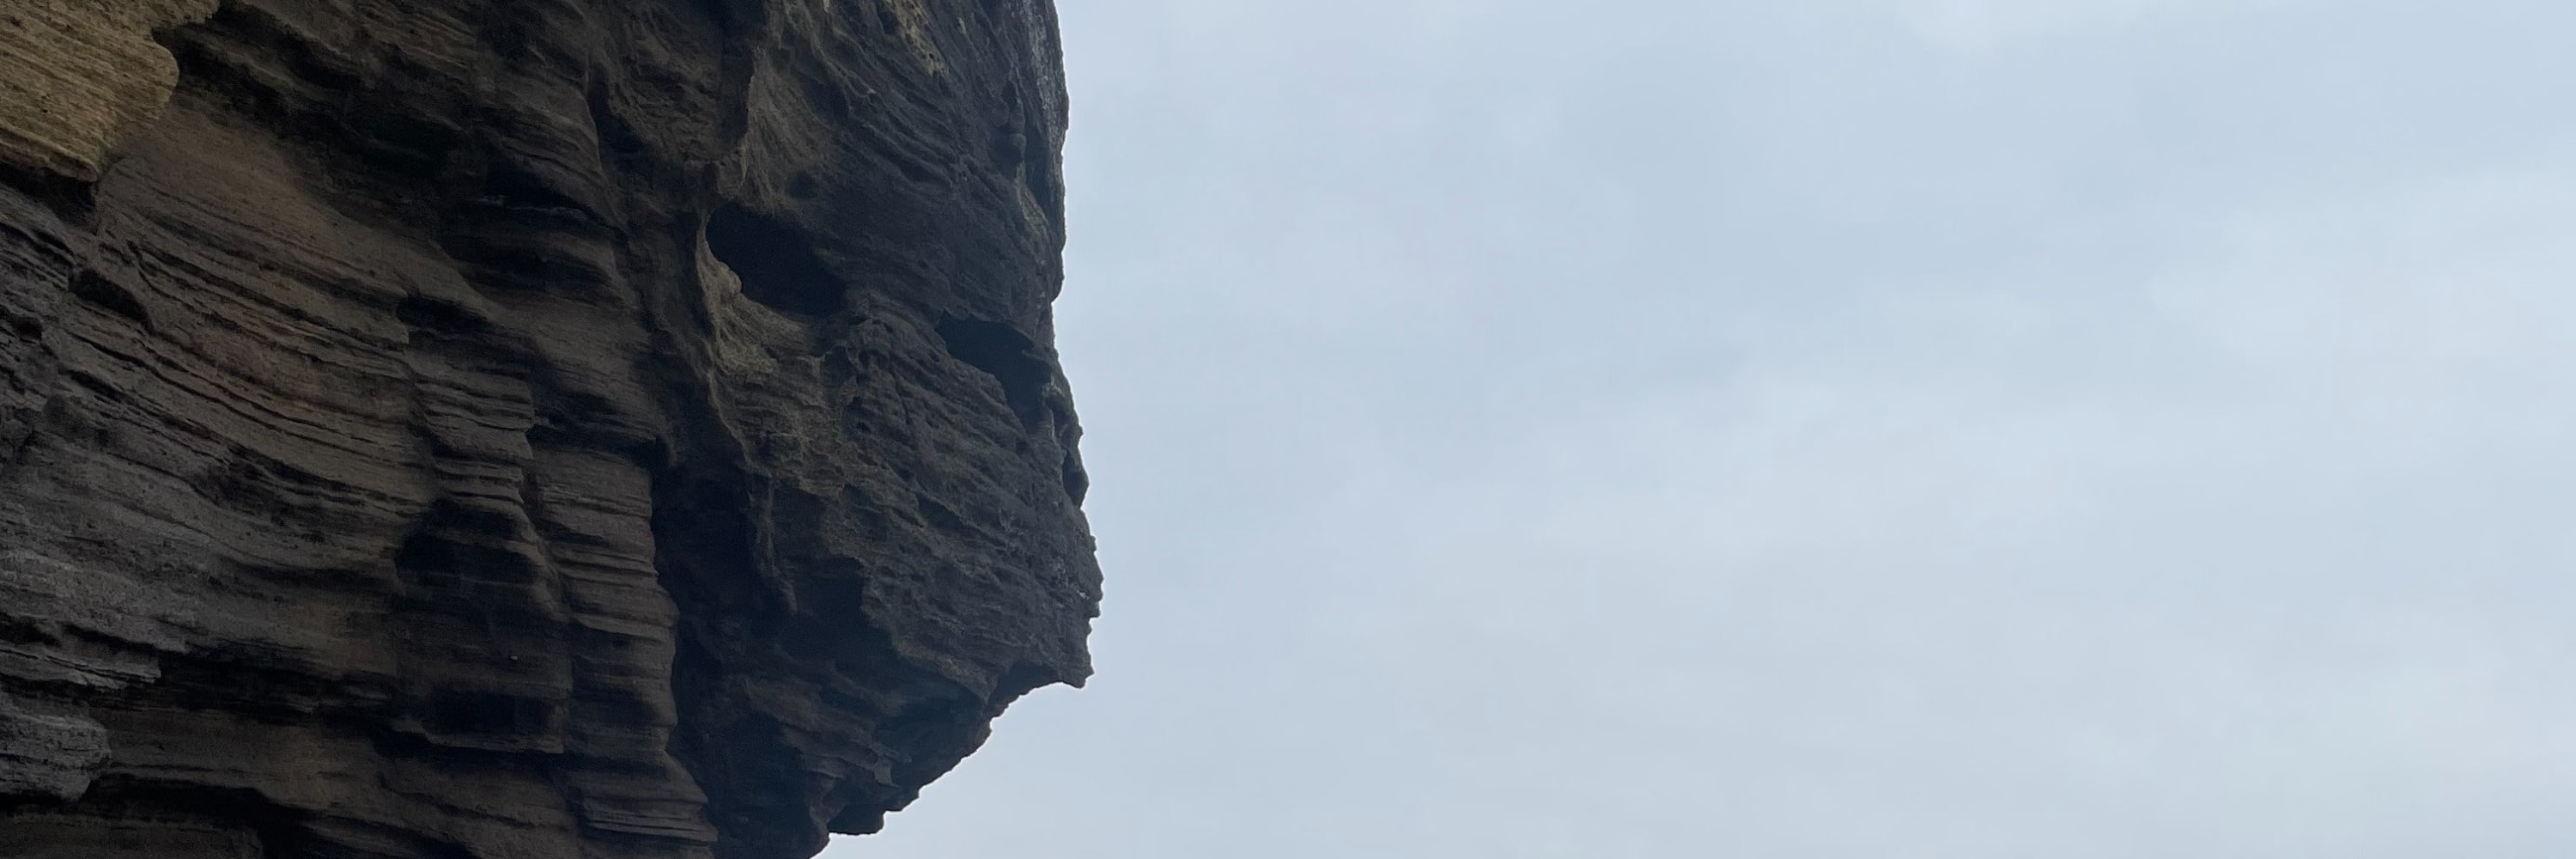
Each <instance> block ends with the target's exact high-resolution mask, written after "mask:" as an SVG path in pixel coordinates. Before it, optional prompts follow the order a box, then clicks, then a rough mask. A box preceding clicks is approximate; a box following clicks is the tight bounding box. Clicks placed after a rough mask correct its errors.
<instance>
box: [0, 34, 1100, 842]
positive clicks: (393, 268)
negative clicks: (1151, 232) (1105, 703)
mask: <svg viewBox="0 0 2576 859" xmlns="http://www.w3.org/2000/svg"><path fill="white" fill-rule="evenodd" d="M1055 38H1056V36H1055V22H1054V13H1053V10H1052V9H1051V8H1050V7H1049V6H1048V4H1047V3H1046V2H1044V0H222V2H220V4H218V3H217V2H215V0H115V2H110V0H10V3H9V4H8V5H7V6H6V7H5V9H0V857H33V856H45V857H94V856H95V857H135V859H142V857H154V859H198V857H264V858H265V859H277V858H278V857H418V858H419V859H467V857H474V859H539V857H544V859H564V857H662V856H672V857H682V856H715V857H724V859H772V857H803V856H806V855H809V854H811V853H813V852H814V851H816V850H818V849H819V848H820V847H821V846H822V844H823V840H824V837H825V833H826V831H827V830H829V831H842V832H868V831H873V830H875V829H876V828H877V827H878V826H879V825H880V824H881V822H882V819H883V816H884V814H885V812H887V811H888V810H891V809H895V808H899V807H901V806H902V805H904V804H905V803H906V802H908V801H910V800H911V799H912V798H913V796H914V795H915V792H916V791H917V790H918V789H919V788H920V787H921V786H922V785H923V784H925V783H927V782H929V781H930V780H932V779H934V778H937V777H938V776H940V775H941V774H942V773H944V772H946V771H947V770H948V769H949V768H950V767H952V766H954V765H955V764H956V763H957V761H958V760H959V759H960V758H962V757H963V756H965V755H966V754H968V753H970V752H972V751H973V750H974V749H975V748H976V747H977V745H978V744H980V743H981V742H982V740H983V738H984V736H985V733H986V730H987V726H988V724H989V723H990V722H991V720H992V719H993V718H994V717H995V716H996V715H998V714H999V713H1000V712H1001V710H1002V708H1003V707H1005V706H1006V705H1008V704H1009V703H1010V702H1011V701H1012V700H1013V699H1015V698H1017V697H1018V696H1020V695H1022V694H1024V693H1026V692H1028V691H1029V690H1031V689H1033V688H1036V687H1039V686H1042V685H1046V684H1050V683H1057V682H1072V683H1079V682H1080V681H1081V680H1082V679H1083V678H1084V677H1085V676H1087V675H1088V673H1089V670H1090V668H1089V663H1088V657H1087V656H1086V653H1085V650H1084V640H1085V638H1086V636H1087V635H1088V632H1089V627H1090V618H1091V617H1092V616H1093V615H1094V614H1095V607H1096V605H1097V603H1098V599H1099V576H1098V572H1097V569H1096V568H1095V567H1094V565H1093V562H1092V552H1091V541H1090V537H1089V536H1088V534H1087V532H1086V527H1085V525H1084V522H1083V518H1082V514H1081V512H1080V509H1079V505H1080V502H1081V495H1082V492H1083V489H1084V483H1085V478H1084V476H1083V472H1082V467H1081V465H1080V462H1079V460H1078V458H1077V456H1076V453H1075V441H1076V438H1077V437H1078V435H1079V430H1078V429H1077V427H1076V425H1075V421H1074V415H1073V409H1072V403H1071V400H1070V398H1069V397H1068V395H1067V393H1066V387H1065V384H1064V378H1063V376H1062V374H1061V373H1060V372H1059V371H1058V369H1057V366H1056V362H1055V358H1054V352H1053V347H1052V345H1051V344H1052V341H1053V331H1052V323H1051V320H1050V316H1049V311H1048V305H1049V303H1050V302H1051V301H1052V300H1053V298H1054V297H1055V293H1056V290H1057V288H1058V285H1059V283H1060V282H1061V278H1062V274H1061V266H1060V262H1059V258H1060V252H1061V249H1062V246H1063V239H1064V230H1063V219H1062V212H1063V208H1062V193H1061V190H1060V187H1059V185H1058V179H1057V170H1058V166H1059V161H1058V152H1059V151H1060V144H1061V141H1062V139H1063V135H1064V129H1065V102H1064V93H1063V86H1062V83H1061V80H1060V76H1059V71H1058V68H1059V67H1058V63H1057V48H1056V45H1055Z"/></svg>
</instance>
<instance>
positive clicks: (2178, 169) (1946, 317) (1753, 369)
mask: <svg viewBox="0 0 2576 859" xmlns="http://www.w3.org/2000/svg"><path fill="white" fill-rule="evenodd" d="M1060 6H1061V8H1062V13H1063V16H1064V22H1065V30H1066V34H1065V42H1066V46H1067V54H1068V56H1067V63H1068V65H1069V67H1070V70H1071V80H1072V85H1073V89H1074V93H1075V128H1074V138H1073V142H1072V146H1071V149H1070V154H1069V156H1068V157H1069V159H1070V163H1069V167H1068V180H1069V187H1070V189H1071V194H1072V202H1071V217H1072V219H1073V221H1072V223H1073V237H1074V238H1073V247H1072V251H1071V257H1070V270H1071V272H1072V275H1071V281H1070V283H1069V284H1068V286H1067V289H1066V292H1065V298H1064V301H1063V303H1062V305H1061V307H1060V316H1059V320H1060V325H1061V332H1060V333H1061V336H1062V347H1063V352H1064V356H1065V363H1066V365H1067V367H1068V369H1069V371H1070V372H1071V373H1072V374H1073V379H1074V385H1075V392H1076V395H1077V398H1078V400H1079V402H1080V404H1081V406H1082V415H1083V418H1084V421H1085V423H1086V424H1087V425H1088V427H1089V436H1088V438H1087V440H1086V444H1085V451H1086V454H1087V457H1088V460H1089V463H1090V465H1091V468H1092V471H1093V474H1094V478H1095V489H1094V491H1093V492H1092V495H1091V502H1090V505H1089V510H1090V512H1091V517H1092V523H1093V525H1094V527H1095V529H1096V530H1097V531H1098V533H1099V538H1100V546H1101V562H1102V565H1103V566H1104V567H1105V568H1106V570H1107V572H1108V575H1109V585H1108V587H1109V600H1108V603H1107V605H1106V607H1105V609H1104V611H1105V614H1104V616H1103V617H1102V618H1101V620H1100V622H1099V626H1098V630H1099V632H1098V635H1097V637H1096V638H1095V649H1096V652H1097V655H1098V662H1099V666H1100V674H1099V676H1098V678H1097V679H1096V680H1095V681H1094V683H1093V684H1092V686H1091V688H1089V689H1087V690H1080V691H1075V690H1068V689H1061V688H1058V689H1051V690H1047V691H1045V692H1042V693H1040V694H1038V695H1036V696H1034V697H1032V698H1031V699H1029V700H1028V701H1026V702H1024V703H1022V704H1021V705H1020V706H1019V707H1018V708H1016V709H1015V710H1014V711H1013V712H1012V713H1011V714H1010V715H1009V716H1008V717H1006V718H1005V719H1003V720H1002V722H1001V724H1000V725H999V728H998V734H997V736H996V738H995V739H994V741H993V742H992V743H991V744H990V745H988V746H987V747H986V748H985V750H984V751H983V753H982V754H980V755H978V756H977V757H975V758H973V759H971V760H970V761H968V762H967V763H966V764H965V765H964V766H963V767H961V768H959V769H958V770H957V772H956V773H954V774H953V775H951V776H950V777H949V778H948V779H946V780H944V781H942V782H940V783H939V784H937V785H934V786H933V787H932V788H931V789H929V790H928V791H926V792H925V793H924V794H923V799H922V801H921V802H920V803H919V804H917V805H915V806H914V808H913V809H912V810H909V811H906V812H903V813H901V814H897V815H895V816H893V817H892V818H891V819H890V823H889V829H888V832H887V834H885V835H881V836H876V837H871V838H863V839H848V840H844V841H842V842H841V843H839V844H838V845H837V846H836V847H835V848H834V850H833V853H832V854H831V857H832V859H881V857H882V859H1210V857H1220V858H1221V859H1292V857H1293V859H1316V857H1335V858H1336V859H1339V857H1362V859H1368V857H1399V858H1400V859H1497V857H1504V858H1505V859H1517V857H1531V859H1538V858H1539V857H1546V859H1626V857H1640V859H1644V858H1645V857H1655V859H1662V857H1699V856H1709V857H1747V859H1923V858H1925V857H1957V859H2022V858H2023V857H2027V859H2175V857H2190V859H2326V858H2327V857H2331V859H2398V858H2399V857H2403V858H2404V859H2457V858H2458V857H2476V859H2524V857H2528V859H2563V857H2567V856H2570V855H2576V813H2571V811H2570V809H2571V808H2576V679H2571V678H2576V397H2571V396H2570V395H2571V387H2576V109H2571V106H2576V51H2571V50H2570V49H2569V48H2568V45H2569V38H2570V35H2569V34H2570V33H2576V6H2571V5H2570V4H2567V3H2565V2H2563V0H2530V2H2515V0H2410V2H2395V1H2394V0H2387V1H2386V2H2374V0H2355V2H2322V0H2312V2H2300V0H1982V1H1981V0H1769V2H1723V0H1592V1H1591V2H1565V0H1556V2H1536V0H1298V2H1287V1H1286V0H1063V2H1062V3H1061V4H1060Z"/></svg>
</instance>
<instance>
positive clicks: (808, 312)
mask: <svg viewBox="0 0 2576 859" xmlns="http://www.w3.org/2000/svg"><path fill="white" fill-rule="evenodd" d="M707 250H708V251H709V252H712V253H714V254H715V256H716V259H717V260H718V261H721V262H723V263H724V264H725V266H726V267H728V268H731V269H733V272H734V276H735V277H738V278H741V279H742V294H743V295H744V296H745V297H748V298H750V299H751V300H753V301H757V302H760V303H761V304H762V305H765V306H767V307H769V308H771V309H774V310H778V311H781V312H784V313H792V314H796V315H798V316H829V315H831V314H833V313H835V312H838V311H839V310H840V309H841V293H842V290H843V288H844V287H843V285H842V282H841V279H840V278H839V277H838V276H836V275H834V274H833V273H832V269H831V267H830V266H829V265H827V264H825V263H824V262H823V258H822V256H820V255H819V254H817V253H815V251H814V241H813V239H812V237H810V236H808V235H806V234H805V231H804V230H800V229H797V228H796V227H795V226H794V225H792V224H789V223H787V222H785V221H782V220H780V219H778V218H776V217H774V216H771V215H767V214H763V213H760V212H756V211H752V210H751V209H749V208H747V207H744V206H742V205H741V204H737V203H728V204H726V205H724V206H721V207H718V208H717V209H716V211H715V214H713V215H710V216H708V217H707Z"/></svg>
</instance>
